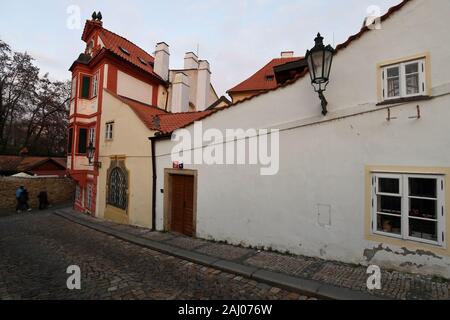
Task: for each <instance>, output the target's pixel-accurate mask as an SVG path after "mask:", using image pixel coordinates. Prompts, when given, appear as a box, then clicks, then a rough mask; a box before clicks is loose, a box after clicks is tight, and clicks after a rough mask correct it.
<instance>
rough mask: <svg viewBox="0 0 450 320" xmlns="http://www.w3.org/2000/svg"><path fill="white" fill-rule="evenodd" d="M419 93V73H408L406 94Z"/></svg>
mask: <svg viewBox="0 0 450 320" xmlns="http://www.w3.org/2000/svg"><path fill="white" fill-rule="evenodd" d="M417 93H419V74H418V73H415V74H410V75H407V76H406V94H417Z"/></svg>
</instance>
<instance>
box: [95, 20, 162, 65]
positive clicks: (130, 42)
mask: <svg viewBox="0 0 450 320" xmlns="http://www.w3.org/2000/svg"><path fill="white" fill-rule="evenodd" d="M102 30H104V31H107V32H109V33H111V34H113V35H114V36H116V37H119V38H121V39H123V40H125V41H126V42H128V43H129V44H131V45H133V46H135V47H136V48H138V49H139V50H142V51H144V52H145V53H146V54H148V55H149V56H150V57H152V58H153V59H155V58H154V57H153V56H152V55H151V54H150V53H148V52H147V51H146V50H144V49H142V47H140V46H138V45H137V44H135V43H134V42H133V41H130V40H128V39H127V38H125V37H123V36H121V35H119V34H117V33H115V32H113V31H111V30H109V29H106V28H104V27H102ZM102 40H103V39H102Z"/></svg>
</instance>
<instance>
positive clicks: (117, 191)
mask: <svg viewBox="0 0 450 320" xmlns="http://www.w3.org/2000/svg"><path fill="white" fill-rule="evenodd" d="M108 204H110V205H112V206H114V207H116V208H119V209H123V210H126V208H127V179H126V177H125V173H124V172H123V170H122V169H121V168H118V167H116V168H114V169H113V170H112V171H111V174H110V177H109V188H108Z"/></svg>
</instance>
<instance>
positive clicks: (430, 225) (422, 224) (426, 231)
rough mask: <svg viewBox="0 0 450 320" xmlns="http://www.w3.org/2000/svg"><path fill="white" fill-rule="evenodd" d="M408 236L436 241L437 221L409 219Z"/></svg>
mask: <svg viewBox="0 0 450 320" xmlns="http://www.w3.org/2000/svg"><path fill="white" fill-rule="evenodd" d="M409 236H410V237H414V238H419V239H424V240H430V241H437V240H438V226H437V222H433V221H423V220H417V219H409Z"/></svg>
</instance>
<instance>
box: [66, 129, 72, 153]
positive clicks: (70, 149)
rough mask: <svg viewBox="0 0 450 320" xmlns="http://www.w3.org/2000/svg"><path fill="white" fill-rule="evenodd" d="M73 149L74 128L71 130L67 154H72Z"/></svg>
mask: <svg viewBox="0 0 450 320" xmlns="http://www.w3.org/2000/svg"><path fill="white" fill-rule="evenodd" d="M72 147H73V128H69V141H68V144H67V153H68V154H72Z"/></svg>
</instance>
